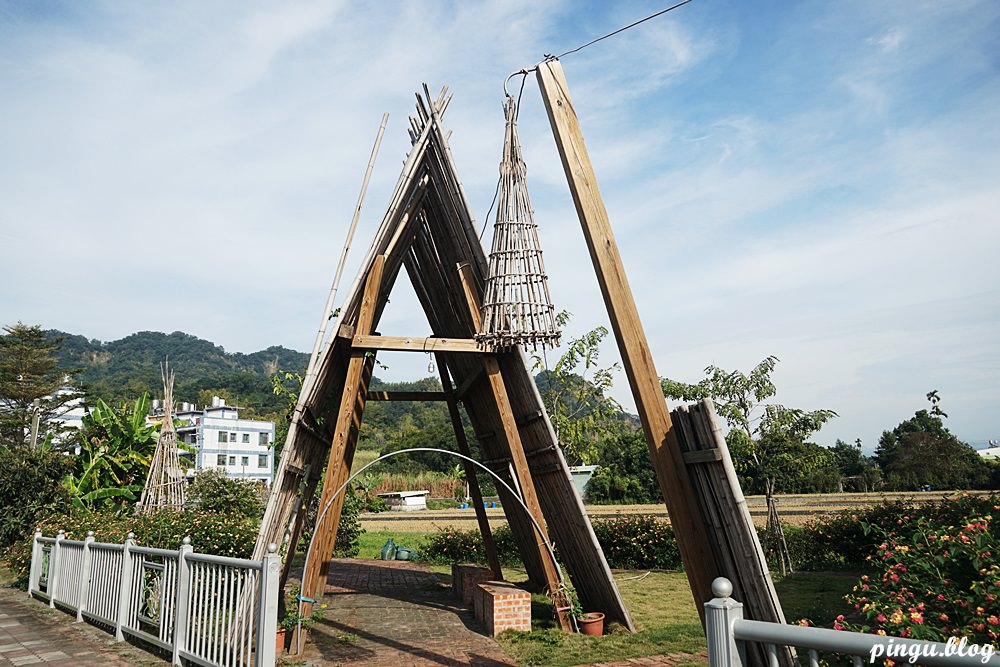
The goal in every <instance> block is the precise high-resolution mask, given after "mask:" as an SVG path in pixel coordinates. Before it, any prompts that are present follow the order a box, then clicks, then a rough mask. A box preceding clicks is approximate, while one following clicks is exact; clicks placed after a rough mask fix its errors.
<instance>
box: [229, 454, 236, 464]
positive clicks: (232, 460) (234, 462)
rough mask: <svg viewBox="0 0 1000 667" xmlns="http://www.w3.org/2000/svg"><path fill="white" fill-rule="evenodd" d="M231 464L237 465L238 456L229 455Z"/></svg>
mask: <svg viewBox="0 0 1000 667" xmlns="http://www.w3.org/2000/svg"><path fill="white" fill-rule="evenodd" d="M229 465H231V466H234V465H236V457H235V456H230V457H229Z"/></svg>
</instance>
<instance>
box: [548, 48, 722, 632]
mask: <svg viewBox="0 0 1000 667" xmlns="http://www.w3.org/2000/svg"><path fill="white" fill-rule="evenodd" d="M537 78H538V86H539V88H540V89H541V92H542V100H543V102H544V103H545V110H546V111H547V112H548V116H549V123H550V125H551V126H552V134H553V135H554V137H555V140H556V146H557V147H558V149H559V157H560V158H561V159H562V163H563V170H564V171H565V173H566V180H567V181H568V183H569V189H570V192H571V193H572V195H573V203H574V204H575V205H576V212H577V216H578V217H579V218H580V224H581V226H582V227H583V235H584V238H585V239H586V241H587V247H588V248H589V250H590V257H591V260H592V261H593V264H594V270H595V272H596V274H597V281H598V283H599V284H600V286H601V293H602V294H603V296H604V303H605V306H606V307H607V310H608V316H609V318H610V320H611V328H612V329H613V330H614V333H615V340H617V342H618V350H619V352H620V353H621V357H622V365H623V366H624V368H625V374H626V376H628V381H629V385H630V386H631V388H632V396H633V397H634V398H635V407H636V411H637V412H638V413H639V419H640V421H641V422H642V428H643V431H644V432H645V435H646V442H647V443H648V445H649V451H650V455H651V456H652V459H653V467H654V468H655V469H656V477H657V479H658V480H659V482H660V489H661V490H662V492H663V497H664V499H665V500H666V502H667V510H668V511H669V513H670V523H671V524H672V525H673V527H674V533H675V534H676V535H677V546H678V547H679V548H680V552H681V557H682V559H683V561H684V570H685V572H687V576H688V582H689V583H690V585H691V592H692V593H693V594H694V599H695V601H697V602H698V604H697V605H696V607H697V608H698V614H699V615H700V616H701V620H702V624H703V625H704V622H705V610H704V608H703V606H702V605H701V603H702V602H703V601H705V600H710V599H712V597H713V595H712V590H711V584H712V580H713V579H714V578H715V577H716V576H719V570H718V567H717V564H716V563H715V559H714V557H713V555H712V550H711V546H710V544H709V542H708V535H707V532H706V531H705V522H704V519H703V518H702V512H701V508H700V507H699V506H698V504H697V502H696V501H695V493H694V489H693V487H692V486H691V482H690V480H689V479H688V475H687V469H686V468H685V467H684V461H683V459H682V457H681V450H680V446H679V445H678V442H677V433H676V431H675V430H674V429H673V428H672V425H671V421H670V412H669V411H668V410H667V403H666V401H665V400H664V398H663V392H662V391H661V389H660V378H659V376H658V375H657V374H656V368H655V367H654V366H653V355H652V353H651V352H650V349H649V343H648V341H647V340H646V334H645V333H644V332H643V329H642V322H641V321H640V319H639V311H638V309H637V308H636V305H635V300H634V299H633V298H632V290H631V288H630V287H629V284H628V278H627V277H626V275H625V267H624V266H623V264H622V260H621V255H620V254H619V252H618V246H617V244H616V243H615V237H614V234H613V233H612V231H611V223H610V222H609V220H608V212H607V210H606V209H605V207H604V201H603V200H602V199H601V192H600V190H599V189H598V187H597V177H596V176H595V174H594V169H593V166H592V165H591V163H590V156H589V155H588V153H587V147H586V145H584V142H583V133H582V131H581V130H580V122H579V120H578V119H577V116H576V111H575V110H574V109H573V101H572V100H571V99H570V96H569V87H568V85H567V83H566V77H565V76H564V75H563V71H562V66H561V65H560V64H559V61H557V60H550V61H547V62H544V63H542V64H540V65H539V66H538V72H537Z"/></svg>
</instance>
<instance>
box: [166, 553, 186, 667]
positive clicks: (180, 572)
mask: <svg viewBox="0 0 1000 667" xmlns="http://www.w3.org/2000/svg"><path fill="white" fill-rule="evenodd" d="M192 550H193V547H192V546H191V538H190V537H185V538H184V540H183V542H181V548H180V549H179V550H178V552H177V591H176V593H175V596H176V597H175V598H174V638H173V639H174V650H173V657H172V660H171V663H172V664H174V665H180V664H181V651H186V650H187V646H186V644H185V642H186V640H187V624H188V610H189V607H190V603H191V601H190V599H189V598H190V597H191V595H190V592H191V569H190V566H189V565H188V562H187V555H188V554H189V553H191V551H192ZM161 622H165V619H164V621H161Z"/></svg>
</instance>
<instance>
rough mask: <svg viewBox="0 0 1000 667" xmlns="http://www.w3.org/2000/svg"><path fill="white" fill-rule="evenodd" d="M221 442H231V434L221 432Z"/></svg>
mask: <svg viewBox="0 0 1000 667" xmlns="http://www.w3.org/2000/svg"><path fill="white" fill-rule="evenodd" d="M219 442H222V443H225V442H229V434H228V433H226V432H225V431H220V432H219Z"/></svg>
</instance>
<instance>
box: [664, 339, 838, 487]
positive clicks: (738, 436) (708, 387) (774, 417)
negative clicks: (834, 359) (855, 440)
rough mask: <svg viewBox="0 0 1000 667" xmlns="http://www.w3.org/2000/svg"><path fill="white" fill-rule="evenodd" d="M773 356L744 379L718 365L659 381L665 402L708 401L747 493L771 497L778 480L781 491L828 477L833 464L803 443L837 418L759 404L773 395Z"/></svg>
mask: <svg viewBox="0 0 1000 667" xmlns="http://www.w3.org/2000/svg"><path fill="white" fill-rule="evenodd" d="M777 363H778V358H777V357H775V356H769V357H767V358H766V359H764V360H763V361H761V362H760V363H759V364H757V366H755V367H754V369H753V370H752V371H750V374H749V375H744V374H743V373H741V372H740V371H726V370H723V369H721V368H719V367H717V366H709V367H708V368H706V369H705V375H706V376H707V377H706V378H705V379H704V380H702V381H700V382H698V383H697V384H687V383H684V382H678V381H676V380H671V379H668V378H663V379H661V380H660V384H661V387H662V389H663V394H664V396H666V397H667V398H672V399H674V400H681V401H699V400H702V399H704V398H711V399H712V400H713V401H714V402H715V410H716V412H717V413H718V414H719V416H721V417H722V418H723V419H725V420H726V423H727V424H728V425H729V429H730V430H729V433H728V434H727V435H726V443H727V444H728V445H729V449H730V452H731V453H732V456H733V463H734V464H735V465H736V468H737V472H738V473H740V476H741V481H742V482H743V483H744V484H745V486H746V487H747V490H748V491H749V492H750V493H764V494H766V495H767V496H768V498H770V497H771V496H773V494H774V493H775V491H776V490H777V489H776V485H777V484H778V483H779V482H780V483H781V485H782V488H783V489H784V488H786V487H789V486H791V485H792V484H793V482H794V484H798V485H803V479H804V478H805V477H808V476H810V475H817V474H823V475H826V474H828V471H829V466H830V465H831V463H832V461H831V460H830V459H828V458H827V457H826V455H825V454H824V453H823V452H825V451H826V450H823V451H818V450H821V449H822V448H816V447H806V446H805V443H806V440H807V439H808V438H809V437H810V436H811V435H812V434H813V433H815V432H816V431H818V430H819V429H820V428H822V427H823V424H825V423H826V422H827V421H829V420H830V419H832V418H833V417H836V416H837V413H836V412H834V411H833V410H812V411H806V410H800V409H797V408H787V407H785V406H783V405H778V404H775V403H764V401H766V400H767V399H769V398H771V397H772V396H774V395H775V393H777V388H776V387H775V385H774V382H773V381H772V380H771V373H772V372H773V371H774V367H775V366H776V365H777Z"/></svg>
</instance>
